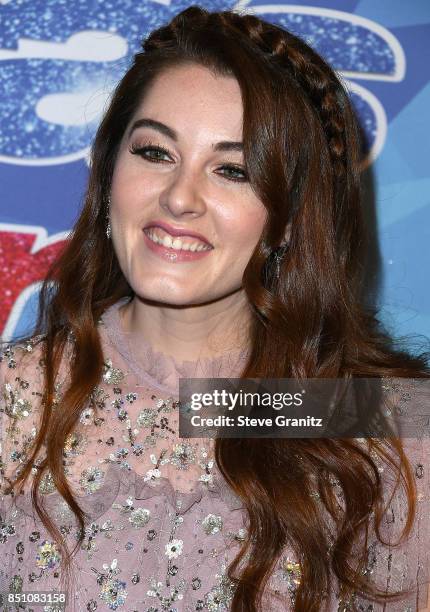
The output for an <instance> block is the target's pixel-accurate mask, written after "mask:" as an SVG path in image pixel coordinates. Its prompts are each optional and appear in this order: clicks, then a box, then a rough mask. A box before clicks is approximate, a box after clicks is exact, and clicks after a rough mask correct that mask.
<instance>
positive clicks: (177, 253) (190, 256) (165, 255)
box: [142, 226, 213, 263]
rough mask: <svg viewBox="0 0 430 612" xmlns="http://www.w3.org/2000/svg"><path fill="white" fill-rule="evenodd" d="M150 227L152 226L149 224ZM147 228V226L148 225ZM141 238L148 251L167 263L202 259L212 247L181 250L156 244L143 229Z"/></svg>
mask: <svg viewBox="0 0 430 612" xmlns="http://www.w3.org/2000/svg"><path fill="white" fill-rule="evenodd" d="M151 227H152V226H151ZM148 229H149V226H148ZM142 234H143V239H144V241H145V245H146V246H147V247H148V249H149V251H151V252H152V253H154V255H156V256H158V257H161V259H164V260H165V261H168V262H169V263H181V262H186V261H196V260H199V259H203V258H204V257H207V255H209V253H210V252H211V251H212V250H213V249H207V250H206V251H181V250H175V249H171V248H169V247H165V246H163V245H162V244H157V243H156V242H153V241H152V240H151V238H149V236H147V235H146V233H145V231H144V230H142Z"/></svg>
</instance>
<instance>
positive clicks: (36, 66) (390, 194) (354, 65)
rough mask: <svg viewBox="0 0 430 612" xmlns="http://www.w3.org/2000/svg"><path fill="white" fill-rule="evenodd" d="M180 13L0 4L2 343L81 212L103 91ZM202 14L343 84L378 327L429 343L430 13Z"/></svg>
mask: <svg viewBox="0 0 430 612" xmlns="http://www.w3.org/2000/svg"><path fill="white" fill-rule="evenodd" d="M190 4H192V3H190V2H175V1H172V2H170V1H169V0H157V1H149V0H146V1H145V0H75V1H74V2H70V0H0V269H1V271H2V283H1V291H2V299H1V304H0V333H2V336H3V339H6V340H8V339H10V338H13V337H14V336H15V335H17V334H20V333H22V332H24V331H25V330H28V329H29V327H31V324H32V322H33V321H34V316H35V307H36V297H37V293H38V288H39V286H40V281H41V280H42V278H43V276H44V274H45V273H46V269H47V266H48V265H49V263H50V262H51V261H52V259H53V258H54V257H55V256H56V254H58V252H59V250H60V249H61V247H62V245H64V241H65V240H67V235H68V232H69V230H70V228H71V227H72V225H73V223H74V221H75V220H76V217H77V214H78V211H79V209H80V207H81V205H82V199H83V194H84V189H85V182H86V177H87V172H88V161H87V155H88V149H89V145H90V143H91V140H92V138H93V137H94V134H95V130H96V128H97V124H98V122H99V120H100V116H101V113H102V112H103V109H104V108H105V105H106V102H107V100H108V97H109V94H110V92H111V91H112V88H113V86H114V85H115V83H116V82H117V81H118V79H119V78H120V77H121V76H122V74H123V73H124V71H125V70H126V68H127V66H128V65H129V63H130V61H131V58H132V55H133V54H134V53H135V52H136V51H138V50H139V48H140V41H141V39H142V38H144V37H145V36H146V34H148V33H149V32H150V31H151V30H152V29H154V28H155V27H157V26H159V25H161V24H162V23H165V22H167V21H168V20H169V19H170V18H171V17H172V16H173V15H174V14H175V13H177V12H178V11H180V10H182V9H183V8H186V7H187V6H189V5H190ZM201 6H204V7H206V8H208V9H210V10H221V9H226V8H235V9H240V10H242V11H246V12H252V13H254V14H258V15H261V16H262V17H264V18H265V19H267V20H269V21H272V22H274V23H278V24H281V25H283V26H285V27H286V28H288V29H290V30H291V31H293V32H294V33H296V34H298V35H300V36H302V37H304V38H305V39H306V40H307V41H308V42H309V43H310V44H311V45H312V46H313V47H314V48H315V49H316V50H317V51H319V52H320V53H321V54H322V55H323V56H324V57H325V58H326V59H327V60H328V61H329V62H330V63H331V64H332V65H333V66H334V67H335V69H336V70H337V71H338V72H339V74H340V75H341V76H342V77H343V79H344V81H345V83H346V85H347V87H348V88H349V90H350V92H351V96H352V98H353V101H354V105H355V107H356V109H357V112H358V114H359V116H360V118H361V122H362V125H363V128H364V130H365V132H366V134H367V139H368V142H369V151H368V164H369V169H368V173H369V176H370V174H371V175H372V183H373V185H372V194H369V195H368V197H369V198H371V200H372V201H373V202H374V209H375V210H374V217H373V218H372V217H371V216H370V217H369V219H372V220H371V221H370V222H371V223H372V225H374V226H375V232H376V236H377V238H378V242H379V249H380V252H379V257H380V260H381V264H382V265H381V269H382V278H381V284H380V291H379V293H378V301H379V304H380V306H381V316H382V320H383V322H384V323H385V325H386V326H387V327H388V328H389V330H390V331H391V332H392V333H394V334H395V335H397V336H399V335H404V334H409V333H412V332H413V333H419V334H425V335H426V336H430V289H429V280H428V279H429V276H428V269H429V264H430V255H429V248H428V244H429V241H430V167H429V159H430V138H429V129H428V127H429V123H430V119H429V109H430V75H429V63H430V53H429V49H430V43H429V41H430V3H429V2H428V1H427V0H412V1H409V2H404V0H378V1H376V2H375V1H374V0H362V1H353V0H344V1H343V2H339V1H337V0H331V1H330V0H327V1H325V2H324V1H315V2H314V3H313V4H312V6H310V5H309V4H308V3H306V2H305V3H302V2H298V3H296V4H294V5H290V4H280V3H277V2H274V3H272V4H258V3H257V2H253V1H252V0H251V2H239V3H238V4H232V3H228V2H223V1H222V0H214V1H208V2H204V3H201Z"/></svg>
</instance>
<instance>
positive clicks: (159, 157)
mask: <svg viewBox="0 0 430 612" xmlns="http://www.w3.org/2000/svg"><path fill="white" fill-rule="evenodd" d="M129 150H130V153H131V154H132V155H140V157H143V158H144V159H147V160H148V161H150V162H154V163H156V164H159V163H161V162H164V161H166V160H165V159H163V156H164V155H166V156H168V157H170V158H171V156H170V153H169V151H168V150H167V149H165V148H164V147H161V146H160V145H156V144H153V143H148V144H147V145H144V146H139V145H137V144H133V145H131V147H130V149H129Z"/></svg>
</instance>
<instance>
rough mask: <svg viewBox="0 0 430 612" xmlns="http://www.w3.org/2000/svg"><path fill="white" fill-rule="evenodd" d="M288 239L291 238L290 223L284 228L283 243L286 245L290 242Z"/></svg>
mask: <svg viewBox="0 0 430 612" xmlns="http://www.w3.org/2000/svg"><path fill="white" fill-rule="evenodd" d="M290 238H291V221H290V222H289V223H288V225H287V227H286V228H285V234H284V242H286V243H287V244H288V243H289V242H290Z"/></svg>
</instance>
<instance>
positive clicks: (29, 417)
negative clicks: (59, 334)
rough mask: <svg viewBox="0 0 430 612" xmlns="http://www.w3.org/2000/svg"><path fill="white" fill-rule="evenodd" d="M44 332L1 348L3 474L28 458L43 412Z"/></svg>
mask: <svg viewBox="0 0 430 612" xmlns="http://www.w3.org/2000/svg"><path fill="white" fill-rule="evenodd" d="M43 345H44V339H43V337H42V336H34V337H32V338H30V339H29V340H28V341H25V342H21V343H13V342H12V343H9V344H6V343H3V345H2V346H1V348H0V474H1V479H0V482H1V483H2V482H3V480H4V478H7V477H10V476H11V475H12V474H13V472H16V470H17V469H19V468H20V466H21V465H22V464H23V463H24V462H25V459H26V456H27V451H28V450H29V448H30V447H31V446H32V442H33V440H34V438H35V436H36V432H37V427H38V423H39V420H40V414H41V410H40V407H41V400H42V394H43V379H44V362H43Z"/></svg>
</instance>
